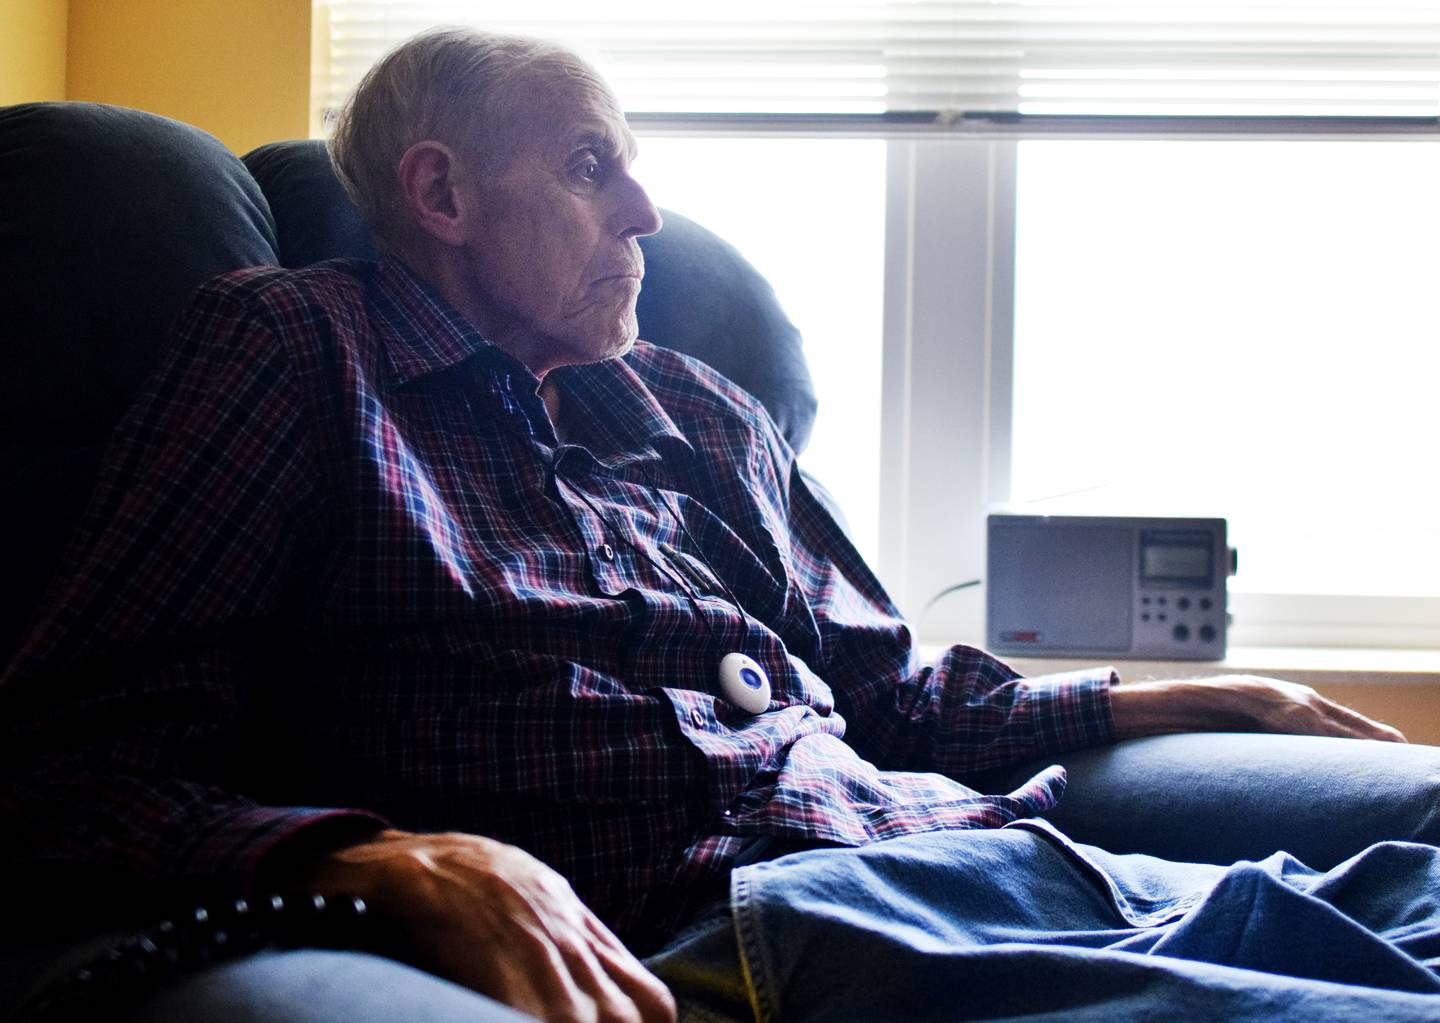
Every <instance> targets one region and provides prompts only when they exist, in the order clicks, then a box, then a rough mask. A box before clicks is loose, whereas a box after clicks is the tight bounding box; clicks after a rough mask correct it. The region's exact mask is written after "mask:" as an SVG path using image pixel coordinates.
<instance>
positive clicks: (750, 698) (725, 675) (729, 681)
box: [720, 652, 770, 714]
mask: <svg viewBox="0 0 1440 1023" xmlns="http://www.w3.org/2000/svg"><path fill="white" fill-rule="evenodd" d="M720 695H721V696H723V697H725V699H726V700H729V701H730V702H731V703H733V704H734V705H735V706H737V707H739V708H740V709H741V710H743V711H745V712H746V713H748V714H759V713H760V712H761V711H762V710H764V709H765V708H766V707H768V706H770V676H768V675H766V674H765V669H764V668H762V667H760V663H759V662H758V661H756V660H755V658H753V657H747V656H745V655H744V654H742V653H738V652H737V653H733V654H726V655H725V656H724V657H722V658H720Z"/></svg>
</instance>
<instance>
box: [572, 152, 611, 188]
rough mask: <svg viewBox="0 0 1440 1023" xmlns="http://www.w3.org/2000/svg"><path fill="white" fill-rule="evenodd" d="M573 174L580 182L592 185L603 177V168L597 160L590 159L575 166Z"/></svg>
mask: <svg viewBox="0 0 1440 1023" xmlns="http://www.w3.org/2000/svg"><path fill="white" fill-rule="evenodd" d="M575 174H576V176H577V177H579V178H580V180H582V181H585V182H588V183H591V184H594V183H596V182H599V181H600V179H601V178H603V177H604V176H605V168H604V167H602V166H601V165H600V161H599V160H596V159H595V158H594V157H590V158H588V159H586V160H583V161H581V162H580V163H579V164H577V165H576V167H575Z"/></svg>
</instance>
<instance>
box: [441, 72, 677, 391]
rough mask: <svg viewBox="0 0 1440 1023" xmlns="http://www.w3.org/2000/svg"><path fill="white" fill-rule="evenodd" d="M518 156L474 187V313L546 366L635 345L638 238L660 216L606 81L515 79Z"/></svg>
mask: <svg viewBox="0 0 1440 1023" xmlns="http://www.w3.org/2000/svg"><path fill="white" fill-rule="evenodd" d="M515 95H516V99H515V103H514V106H513V107H512V110H513V112H514V115H513V120H512V130H511V133H510V138H511V140H512V146H511V150H510V157H509V160H508V162H507V163H505V165H504V166H503V168H502V169H500V170H498V171H495V172H493V173H491V174H483V173H479V172H478V171H477V172H476V173H474V174H473V175H472V179H471V180H470V181H468V182H467V183H466V184H465V185H464V186H463V187H464V188H465V189H466V190H467V194H468V196H469V201H470V203H471V204H472V205H473V209H474V212H475V214H476V215H475V216H474V217H472V218H471V221H470V222H471V224H472V225H473V227H472V229H471V230H470V231H469V232H468V237H467V239H466V242H465V246H464V249H463V253H464V256H463V258H464V259H465V260H466V261H467V266H466V276H467V278H468V283H469V288H468V290H469V292H470V294H468V295H467V296H466V297H467V299H473V301H467V302H465V306H467V307H468V308H467V312H469V313H470V314H471V315H472V316H474V317H475V318H476V319H477V324H476V325H477V326H479V327H480V328H481V330H483V331H484V332H485V333H486V335H487V336H488V337H489V339H490V340H491V341H493V342H494V343H495V344H497V345H499V346H500V347H501V348H503V349H505V350H506V351H508V352H510V354H512V355H514V356H515V357H516V358H518V359H519V360H520V361H521V362H523V363H525V364H526V366H528V367H529V368H530V370H531V371H532V372H534V373H535V374H536V375H537V376H543V375H544V374H545V373H546V372H548V371H549V370H551V369H554V368H556V367H558V366H564V365H572V364H579V363H589V362H597V361H599V360H601V359H606V358H610V357H612V356H616V355H623V354H624V353H625V352H627V351H628V350H629V349H630V346H631V345H632V344H634V342H635V337H636V334H637V327H636V323H635V299H636V296H638V295H639V293H640V278H641V277H642V275H643V273H644V262H643V259H642V257H641V255H640V246H639V243H638V242H637V239H638V238H639V237H640V236H641V235H646V234H653V233H654V232H656V231H658V230H659V229H660V216H659V214H658V213H657V212H656V210H655V207H654V206H653V205H652V204H651V202H650V199H649V197H648V196H647V195H646V194H645V190H644V189H643V188H641V187H640V185H639V183H637V182H636V181H635V179H634V178H632V177H631V176H630V161H631V160H632V159H633V158H634V155H635V140H634V137H633V136H632V135H631V134H630V130H629V128H628V127H627V126H626V124H625V119H624V116H623V115H622V114H621V112H620V108H619V105H618V104H617V103H616V101H615V99H614V97H613V96H612V95H611V94H610V93H609V92H608V90H606V89H604V87H603V86H601V85H599V84H598V83H595V82H591V81H586V80H579V79H565V80H557V79H554V78H550V79H536V80H532V81H530V82H525V83H522V84H520V85H519V86H518V87H517V88H516V89H515Z"/></svg>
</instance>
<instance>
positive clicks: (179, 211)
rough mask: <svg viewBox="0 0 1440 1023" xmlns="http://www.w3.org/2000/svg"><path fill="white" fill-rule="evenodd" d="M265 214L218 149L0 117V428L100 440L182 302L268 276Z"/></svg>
mask: <svg viewBox="0 0 1440 1023" xmlns="http://www.w3.org/2000/svg"><path fill="white" fill-rule="evenodd" d="M275 259H276V255H275V231H274V226H273V224H272V223H271V221H270V214H269V211H268V209H267V208H266V204H265V198H264V196H262V195H261V194H260V190H259V188H258V187H257V186H256V185H255V182H254V181H253V180H252V179H251V177H250V175H249V174H248V173H247V172H246V170H245V168H244V166H243V165H242V164H241V163H240V161H239V160H238V159H236V158H235V157H234V156H233V155H232V154H231V153H230V152H229V151H228V150H226V149H225V147H224V146H222V145H221V144H220V143H219V142H218V141H217V140H216V139H214V138H213V137H211V136H210V135H207V134H205V133H204V132H202V131H200V130H199V129H197V128H193V127H191V126H189V125H186V124H181V123H180V122H178V121H172V120H170V119H168V118H165V117H160V116H158V115H155V114H148V113H143V112H141V111H138V110H128V109H125V108H122V107H112V106H102V105H99V104H92V103H27V104H22V105H19V106H12V107H5V108H0V322H4V324H5V329H4V335H5V337H6V338H7V341H6V345H5V347H6V351H5V357H6V361H7V370H6V372H5V373H4V374H0V426H3V429H4V433H5V436H6V437H7V438H23V437H26V436H37V437H44V438H45V439H46V440H47V441H56V440H63V439H66V438H69V439H71V440H74V441H86V440H91V439H98V438H100V437H103V436H104V435H105V434H106V433H107V432H108V431H109V429H110V428H111V426H112V425H113V424H114V422H115V420H116V418H118V416H119V414H120V412H121V411H122V410H123V409H124V407H125V405H126V403H127V402H128V401H129V399H130V397H131V396H132V395H133V393H134V391H135V389H136V387H137V386H138V385H139V382H140V381H141V380H142V379H143V377H144V375H145V373H146V371H147V370H148V369H149V368H150V365H151V362H152V358H153V355H154V353H155V352H156V351H157V349H158V348H159V346H160V344H161V343H162V342H163V340H164V339H165V336H166V334H167V332H168V330H169V326H170V322H171V320H172V319H173V318H174V316H175V314H176V313H177V312H178V311H179V310H180V309H181V308H182V307H183V306H184V304H185V302H186V299H187V297H188V296H189V294H190V292H191V291H192V290H193V289H194V288H195V286H196V285H198V284H199V283H200V282H201V281H203V280H205V279H206V278H207V277H210V276H213V275H214V274H217V273H220V272H222V271H225V270H233V269H236V268H238V267H244V266H254V265H257V264H261V263H273V262H275Z"/></svg>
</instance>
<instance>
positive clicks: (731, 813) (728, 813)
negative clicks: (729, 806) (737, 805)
mask: <svg viewBox="0 0 1440 1023" xmlns="http://www.w3.org/2000/svg"><path fill="white" fill-rule="evenodd" d="M720 816H721V817H734V816H735V811H734V810H726V811H725V812H724V813H722V814H721V815H720Z"/></svg>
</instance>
